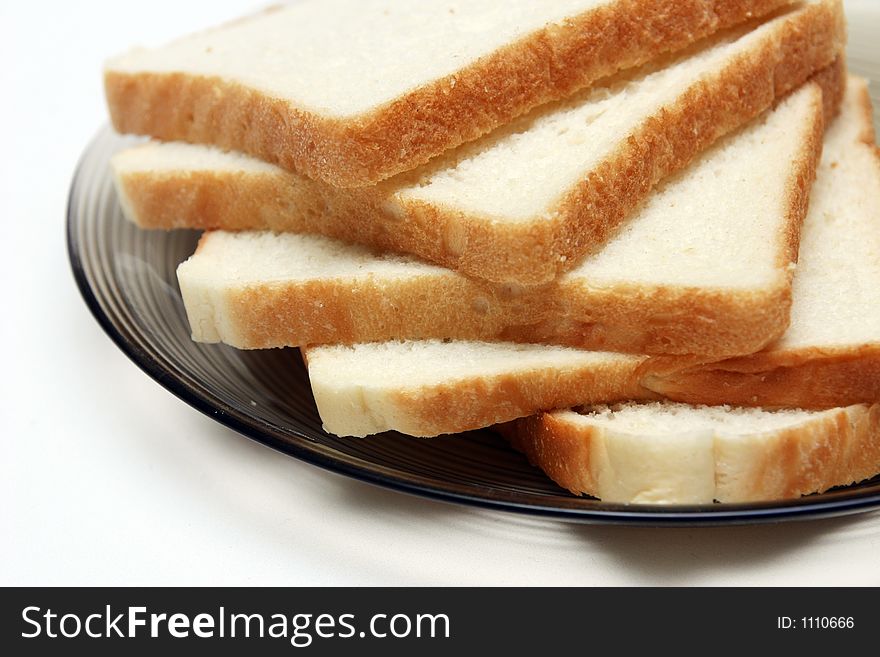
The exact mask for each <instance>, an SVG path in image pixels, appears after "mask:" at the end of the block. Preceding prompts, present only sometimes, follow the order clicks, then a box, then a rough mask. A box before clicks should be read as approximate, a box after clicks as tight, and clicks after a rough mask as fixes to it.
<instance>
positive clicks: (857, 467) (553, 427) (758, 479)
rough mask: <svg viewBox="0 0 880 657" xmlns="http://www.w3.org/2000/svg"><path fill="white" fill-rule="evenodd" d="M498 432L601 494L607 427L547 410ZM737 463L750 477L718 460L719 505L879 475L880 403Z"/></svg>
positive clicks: (822, 422) (814, 425)
mask: <svg viewBox="0 0 880 657" xmlns="http://www.w3.org/2000/svg"><path fill="white" fill-rule="evenodd" d="M497 429H498V431H499V433H501V434H502V435H504V436H505V437H506V438H507V439H508V440H509V441H510V443H511V445H512V446H513V447H515V448H516V449H518V450H519V451H521V452H523V453H524V454H525V455H526V456H527V458H528V459H529V461H530V462H531V463H532V464H533V465H535V466H536V467H539V468H541V469H542V470H543V471H544V472H545V473H546V474H547V475H548V476H549V477H550V478H551V479H553V480H554V481H555V482H556V483H558V484H559V485H560V486H562V487H563V488H566V489H568V490H570V491H571V492H573V493H575V494H578V495H582V494H586V495H593V496H595V495H596V494H597V493H598V492H599V484H598V481H597V478H596V473H595V472H594V470H595V467H594V464H592V463H591V454H592V451H593V450H592V443H593V441H596V440H600V439H601V438H602V436H603V431H602V429H601V428H599V427H595V426H591V425H583V424H579V423H578V424H575V423H573V422H568V421H566V420H565V419H564V416H560V415H559V414H555V413H540V414H538V415H536V416H533V417H529V418H524V419H521V420H516V421H514V422H510V423H508V424H505V425H501V426H499V427H497ZM718 458H724V457H723V456H719V455H718V454H716V459H718ZM743 458H745V459H746V461H745V462H743ZM737 460H738V462H737V463H736V467H737V469H738V470H741V471H744V472H745V473H746V474H745V475H744V476H738V477H736V478H729V479H728V478H726V477H725V473H724V464H722V463H719V462H716V472H715V474H716V481H717V488H716V494H715V498H716V500H717V501H719V502H751V501H760V500H772V499H789V498H796V497H799V496H800V495H807V494H810V493H816V492H824V491H826V490H828V489H829V488H833V487H835V486H845V485H848V484H851V483H854V482H859V481H863V480H865V479H869V478H871V477H873V476H875V475H877V474H878V473H880V405H878V404H873V405H854V406H850V407H848V408H838V409H835V411H834V412H829V413H825V414H822V415H821V416H819V417H816V418H813V419H810V420H807V421H804V422H803V423H801V424H798V425H795V426H792V427H788V428H784V429H780V430H777V431H772V432H768V433H766V434H761V435H760V444H759V445H752V446H751V448H749V449H748V450H747V455H746V456H745V457H742V456H740V457H739V458H738V459H737Z"/></svg>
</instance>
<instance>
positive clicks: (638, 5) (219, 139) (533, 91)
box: [104, 0, 792, 187]
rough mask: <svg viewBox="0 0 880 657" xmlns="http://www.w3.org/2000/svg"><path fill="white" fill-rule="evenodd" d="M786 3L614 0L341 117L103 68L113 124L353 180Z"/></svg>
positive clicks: (220, 88)
mask: <svg viewBox="0 0 880 657" xmlns="http://www.w3.org/2000/svg"><path fill="white" fill-rule="evenodd" d="M791 1H792V0H733V1H728V2H719V1H718V0H619V1H618V2H614V3H611V4H609V5H606V6H602V7H598V8H595V9H593V10H589V11H587V12H584V13H583V14H580V15H578V16H574V17H572V18H571V19H569V20H567V21H565V22H564V23H563V24H560V25H551V26H547V27H545V28H543V29H540V30H538V31H536V32H533V33H531V34H529V35H527V36H526V37H524V38H522V39H520V40H518V41H515V42H513V43H510V44H508V45H507V46H504V47H502V48H500V49H499V50H497V51H495V52H493V53H491V54H490V55H487V56H485V57H482V58H480V59H479V60H477V61H476V62H474V63H473V64H471V65H470V66H468V67H466V68H464V69H462V70H460V71H458V72H456V73H455V74H453V75H450V76H447V77H445V78H441V79H439V80H435V81H433V82H431V83H428V84H426V85H424V86H421V87H419V88H417V89H415V90H413V91H412V92H410V93H408V94H406V95H404V96H401V97H399V98H397V99H395V100H393V101H391V102H389V103H386V104H385V105H383V106H380V107H378V108H376V109H374V110H373V111H371V112H369V113H366V114H363V115H358V116H352V117H347V118H344V119H340V118H333V117H323V116H320V115H316V114H314V113H312V112H309V111H306V110H304V109H302V108H298V107H296V106H295V105H293V104H292V103H290V102H288V101H285V100H282V99H278V98H271V97H269V96H266V95H264V94H261V93H258V92H256V91H254V90H253V89H250V88H247V87H244V86H242V85H240V84H236V83H234V82H230V81H228V80H225V79H222V78H210V77H201V76H193V75H186V74H182V73H169V74H156V73H146V72H142V73H125V72H121V71H117V70H113V68H112V65H111V66H110V67H108V68H107V70H106V71H105V76H104V84H105V89H106V95H107V102H108V106H109V109H110V115H111V118H112V121H113V125H114V126H115V127H116V129H117V130H119V131H120V132H133V133H137V134H149V135H152V136H154V137H157V138H160V139H166V140H184V141H190V142H195V143H210V144H215V145H218V146H221V147H223V148H227V149H234V150H240V151H243V152H246V153H250V154H252V155H255V156H257V157H259V158H261V159H263V160H266V161H269V162H275V163H277V164H279V165H280V166H282V167H284V168H287V169H290V170H295V171H300V172H302V173H304V174H306V175H308V176H309V177H311V178H314V179H317V180H323V181H325V182H327V183H329V184H331V185H334V186H337V187H357V186H364V185H369V184H373V183H376V182H378V181H380V180H383V179H385V178H388V177H390V176H393V175H394V174H397V173H400V172H402V171H408V170H410V169H413V168H415V167H417V166H419V165H421V164H423V163H425V162H427V161H428V160H429V159H430V158H432V157H434V156H436V155H438V154H440V153H441V152H443V151H444V150H447V149H449V148H454V147H455V146H458V145H459V144H461V143H463V142H466V141H470V140H473V139H476V138H477V137H479V136H481V135H483V134H486V133H487V132H489V131H491V130H492V129H494V128H495V127H497V126H499V125H503V124H504V123H507V122H509V121H510V120H512V119H514V118H516V117H517V116H519V115H521V114H523V113H525V112H526V111H528V110H529V109H531V108H533V107H536V106H538V105H541V104H543V103H546V102H549V101H552V100H557V99H560V98H564V97H566V96H568V95H570V94H571V93H573V92H575V91H577V90H578V89H581V88H583V87H586V86H588V85H589V84H591V83H592V82H594V81H595V80H597V79H599V78H601V77H604V76H606V75H610V74H613V73H615V72H616V71H618V70H621V69H624V68H630V67H633V66H637V65H639V64H642V63H644V62H646V61H648V60H650V59H652V58H654V57H656V56H657V55H659V54H662V53H664V52H668V51H671V50H676V49H680V48H682V47H684V46H686V45H688V44H690V43H692V42H694V41H696V40H698V39H700V38H702V37H705V36H708V35H710V34H712V33H713V32H715V31H717V30H719V29H724V28H726V27H729V26H732V25H735V24H737V23H740V22H742V21H745V20H747V19H749V18H751V17H753V16H761V15H765V14H767V13H769V12H772V11H774V10H776V9H778V8H779V7H781V6H783V5H786V4H789V3H790V2H791Z"/></svg>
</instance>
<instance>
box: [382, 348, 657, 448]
mask: <svg viewBox="0 0 880 657" xmlns="http://www.w3.org/2000/svg"><path fill="white" fill-rule="evenodd" d="M641 368H642V364H641V363H640V362H639V361H638V360H637V359H633V360H632V361H630V362H628V363H623V362H620V361H615V362H613V363H610V364H608V365H590V366H587V367H577V366H573V367H571V368H567V369H565V370H559V369H554V370H550V369H548V370H545V371H542V372H533V373H531V374H530V375H529V376H521V375H517V374H505V375H497V376H486V377H472V378H468V379H465V380H462V381H455V382H450V383H448V384H445V385H436V386H426V387H424V388H420V389H416V390H400V391H397V392H391V393H390V397H391V399H390V401H391V403H392V404H393V406H394V407H395V409H396V411H397V417H399V418H406V425H405V426H400V427H395V428H396V429H398V430H400V431H403V432H404V433H410V434H413V435H417V436H436V435H440V434H445V433H459V432H462V431H470V430H473V429H481V428H483V427H487V426H491V425H493V424H498V423H500V422H508V421H510V420H513V419H515V418H520V417H524V416H527V415H531V414H532V413H534V412H535V409H539V408H551V407H565V406H575V405H578V404H591V403H613V402H620V401H624V400H627V401H628V400H633V399H638V400H649V399H654V398H655V396H654V395H652V394H651V393H650V392H649V391H647V390H645V389H644V388H642V387H641V386H640V385H639V372H640V371H641Z"/></svg>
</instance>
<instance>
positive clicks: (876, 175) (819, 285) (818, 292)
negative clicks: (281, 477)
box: [306, 78, 880, 436]
mask: <svg viewBox="0 0 880 657" xmlns="http://www.w3.org/2000/svg"><path fill="white" fill-rule="evenodd" d="M870 126H871V111H870V104H869V101H868V95H867V87H866V83H865V81H864V80H860V79H857V78H850V80H849V83H848V90H847V95H846V98H845V101H844V103H843V107H842V112H841V115H840V117H839V118H837V119H836V120H835V123H834V125H832V127H831V129H830V131H829V137H828V138H827V139H826V145H825V153H824V155H823V165H822V167H821V168H820V170H819V173H818V176H817V182H816V184H817V185H819V186H820V187H821V188H822V189H824V190H826V191H828V192H832V193H831V195H830V196H829V197H828V199H827V200H828V201H829V202H831V201H832V200H833V201H834V202H835V205H833V206H832V208H833V212H831V211H830V210H829V207H828V206H827V205H826V202H825V201H823V200H822V199H821V198H820V199H818V200H817V202H815V203H813V204H812V206H811V208H810V212H809V216H808V219H807V221H806V223H805V227H804V231H803V232H804V235H803V242H804V244H805V245H806V246H805V247H804V252H803V253H802V258H801V262H800V264H799V271H798V273H797V274H796V275H795V281H798V279H799V278H801V274H802V273H803V274H804V279H805V281H806V283H805V284H802V283H798V282H796V283H795V289H794V306H795V307H799V308H801V310H799V311H798V312H797V314H796V315H795V316H794V320H793V324H792V328H791V329H790V330H791V334H790V335H791V336H796V337H797V339H796V340H792V339H791V337H790V336H789V335H786V337H785V338H783V340H782V341H780V342H779V343H777V344H776V345H774V346H773V347H771V348H769V349H768V350H767V351H765V352H762V353H759V354H756V355H754V356H748V357H744V358H741V359H736V360H735V361H732V362H733V363H734V364H736V365H737V368H738V369H737V370H734V372H740V373H742V372H746V373H748V374H740V375H739V376H741V377H742V378H738V377H737V375H736V374H735V373H734V374H732V373H731V372H729V371H726V370H725V369H719V367H718V366H717V365H716V366H711V365H710V366H705V367H702V368H701V369H695V365H697V364H698V363H695V362H694V361H691V362H688V361H687V360H685V359H683V358H674V357H671V358H665V359H664V358H657V357H654V358H642V359H638V360H637V361H634V360H632V359H633V358H634V357H632V356H623V355H619V356H616V357H615V356H613V355H611V354H608V355H605V356H604V357H603V360H602V372H603V373H602V376H601V377H600V378H599V380H598V383H599V384H600V385H601V387H599V388H596V385H597V381H596V377H594V376H593V375H592V374H591V373H590V372H589V366H588V365H586V366H585V367H584V368H583V370H582V374H583V378H582V379H578V378H577V376H574V377H568V378H564V377H563V378H560V379H556V378H554V370H553V365H552V363H550V362H548V363H547V364H546V365H547V366H546V367H544V366H539V365H535V366H534V367H520V366H518V365H517V362H518V359H520V358H524V356H523V355H522V354H524V353H527V352H529V350H530V349H535V350H536V351H535V353H536V354H540V353H542V352H543V349H544V347H536V346H532V347H525V346H520V347H518V348H517V351H516V352H515V353H514V352H512V353H511V355H510V357H509V369H508V370H507V371H504V370H503V369H502V370H498V369H497V368H496V369H495V370H494V371H493V372H492V374H491V375H486V376H483V375H482V374H481V373H480V372H479V371H477V372H476V373H473V372H472V371H470V370H467V371H462V374H461V375H453V374H448V372H449V369H450V368H454V366H455V364H462V365H463V366H464V364H466V363H468V362H470V361H471V360H472V359H473V360H477V359H479V358H480V357H481V354H482V353H483V350H485V349H489V348H493V349H497V347H492V346H490V345H486V344H485V343H473V344H469V345H464V346H462V345H459V344H456V343H450V344H441V343H434V344H430V345H427V346H425V347H421V346H418V345H416V346H414V345H413V344H412V343H402V344H401V343H391V344H389V345H356V346H354V347H315V348H311V349H307V350H306V355H307V358H308V361H309V363H310V364H312V363H317V362H320V359H321V358H322V357H323V356H325V355H328V356H330V357H331V358H332V361H331V363H330V365H331V366H328V367H316V368H314V369H313V368H311V367H310V371H309V375H310V377H311V380H312V390H313V392H314V393H315V399H316V401H317V404H318V410H319V412H320V413H321V417H322V419H323V421H324V425H325V428H326V429H327V430H328V431H330V432H331V433H336V434H338V435H359V436H362V435H367V434H369V433H378V432H381V431H384V430H388V429H397V428H402V427H405V431H406V432H408V433H410V434H412V435H416V436H433V435H437V434H441V433H454V432H458V431H464V430H468V429H476V428H479V427H484V426H488V425H489V424H490V423H491V421H493V420H494V421H499V420H498V418H499V417H501V416H503V415H504V414H505V413H507V414H508V417H507V419H509V420H513V419H515V418H516V414H520V413H521V414H523V415H525V414H526V413H528V409H529V408H531V409H533V410H534V411H535V412H537V411H538V410H541V409H542V408H543V409H550V408H562V407H564V406H567V405H575V406H576V405H581V404H588V403H591V404H592V403H603V402H614V401H620V400H622V399H650V398H655V399H656V398H659V397H660V395H659V392H658V391H660V392H663V393H665V394H674V395H676V396H681V397H687V398H688V399H690V400H692V401H694V402H695V403H700V402H708V403H723V402H724V401H725V399H726V398H727V397H730V401H735V402H736V403H737V404H742V405H746V406H749V405H755V403H756V402H760V404H761V405H764V406H789V407H792V408H813V409H823V408H830V407H834V406H849V405H851V404H859V403H869V404H871V403H875V402H878V401H880V376H878V365H877V362H878V357H877V354H878V351H880V349H878V347H880V315H878V312H877V310H878V308H880V303H877V302H876V301H872V300H875V299H876V296H877V294H878V291H880V268H878V254H880V232H878V230H877V227H878V223H877V222H878V219H880V160H878V154H877V151H876V149H875V147H874V146H873V144H872V143H870V141H869V138H870V137H871V134H872V133H871V128H870ZM829 176H832V178H829ZM830 181H833V182H830ZM826 223H828V224H829V226H830V228H831V229H832V230H831V233H832V234H829V233H828V231H826V230H825V228H826V226H825V224H826ZM837 223H839V224H840V227H844V226H845V227H846V228H845V230H844V231H843V232H847V233H849V232H851V234H852V239H850V238H849V237H842V236H841V235H840V234H839V231H838V230H837V226H836V224H837ZM817 231H819V232H817ZM446 349H449V350H450V351H449V352H448V355H447V353H446V351H445V350H446ZM377 350H378V351H381V353H382V354H383V360H384V361H385V362H386V363H387V367H375V368H362V367H361V363H362V362H367V361H371V359H372V356H371V354H375V353H376V352H377ZM614 358H617V360H609V359H614ZM635 358H638V357H635ZM697 360H698V359H697ZM539 362H540V361H539ZM450 363H451V364H450ZM750 363H753V365H752V366H751V367H750ZM730 365H731V363H725V367H726V368H730ZM416 368H418V369H419V370H420V371H422V372H424V373H425V374H424V376H425V377H428V376H430V373H431V372H434V371H436V372H437V373H438V375H437V376H436V377H435V378H433V379H430V378H428V379H426V378H416V379H414V380H413V381H412V382H411V383H406V382H400V381H399V380H397V379H393V380H392V381H391V382H390V383H389V382H388V379H387V378H386V377H387V376H388V375H387V371H388V369H400V370H405V369H410V370H412V369H416ZM761 368H766V369H763V370H762V369H761ZM681 372H689V374H688V375H687V376H683V375H681V374H680V373H681ZM545 380H551V381H557V380H558V381H559V383H558V385H557V388H556V389H555V390H554V394H558V395H559V399H560V400H562V399H566V400H568V399H572V398H576V397H577V395H579V394H580V395H582V396H583V397H584V401H581V402H577V403H575V404H563V403H557V402H556V401H554V400H552V399H547V397H546V396H543V397H539V396H538V393H539V392H540V391H541V387H542V386H543V385H545V384H544V383H543V382H544V381H545ZM664 382H670V383H669V384H665V383H664ZM737 384H738V385H737ZM618 385H619V386H620V387H619V388H617V386H618ZM459 390H461V391H463V392H464V393H465V394H466V404H467V406H466V408H467V409H468V410H467V415H458V414H456V413H454V412H452V411H450V409H452V408H454V400H455V399H456V398H457V391H459ZM472 391H478V393H477V394H475V393H473V392H472ZM602 395H607V396H608V399H604V400H603V399H600V397H601V396H602ZM346 398H348V399H350V400H352V401H351V402H348V403H347V402H346V401H345V400H346ZM481 399H485V400H486V403H485V404H483V405H481V404H480V400H481ZM325 400H332V402H331V403H326V402H325ZM355 400H356V401H355ZM377 400H381V404H382V411H381V414H371V410H370V409H371V408H374V407H375V405H376V404H377V403H378V401H377ZM506 400H512V403H510V404H507V405H505V404H503V403H499V402H505V401H506ZM542 405H543V406H542ZM499 409H501V410H500V411H499ZM389 419H392V420H393V422H394V423H389V422H388V420H389ZM504 421H506V420H504ZM367 429H368V430H367Z"/></svg>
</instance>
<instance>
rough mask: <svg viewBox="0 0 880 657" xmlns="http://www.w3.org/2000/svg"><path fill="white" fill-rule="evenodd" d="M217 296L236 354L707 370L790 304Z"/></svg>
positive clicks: (778, 299)
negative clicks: (599, 360) (533, 349)
mask: <svg viewBox="0 0 880 657" xmlns="http://www.w3.org/2000/svg"><path fill="white" fill-rule="evenodd" d="M569 288H570V289H569ZM225 297H226V298H225V306H226V307H225V309H224V312H223V316H224V317H226V318H229V321H230V322H231V325H232V330H233V332H234V336H224V339H223V341H224V342H226V343H227V344H231V345H232V346H235V347H238V348H241V349H265V348H273V347H283V346H300V345H307V344H337V343H339V344H356V343H362V342H378V341H385V340H395V339H410V340H418V339H427V338H444V339H457V340H491V341H495V340H500V341H512V342H523V343H546V344H559V345H567V346H573V347H579V348H583V349H592V350H597V351H619V352H628V353H635V354H673V355H687V354H701V358H702V360H703V361H706V360H718V359H720V358H726V357H729V356H731V355H740V354H747V353H753V352H755V351H757V350H759V349H761V348H763V347H764V346H766V345H767V344H768V343H769V342H772V341H773V340H775V339H776V338H777V337H778V336H779V335H781V334H782V333H783V332H784V331H785V328H786V326H787V323H788V308H789V306H790V290H788V289H787V288H783V287H781V286H780V287H779V288H775V289H771V290H769V291H768V292H767V293H765V294H764V293H762V294H758V293H751V294H749V293H742V294H731V293H730V291H725V290H717V291H713V290H689V289H681V290H677V289H674V288H673V289H668V290H664V289H659V288H651V287H647V286H646V287H643V288H641V289H638V288H636V287H635V286H633V287H632V288H631V289H628V290H623V289H620V288H611V289H609V290H583V289H582V288H580V287H579V286H569V287H566V286H560V288H558V289H557V291H556V292H549V291H547V290H537V291H531V292H527V293H523V294H519V295H515V296H512V295H511V294H510V293H509V292H508V291H506V290H504V289H498V288H490V287H486V286H483V285H480V284H478V283H475V282H473V281H470V280H469V279H466V278H464V277H462V276H456V275H452V274H450V275H439V276H431V278H430V283H426V282H425V281H424V280H422V279H419V278H413V279H401V280H393V279H391V280H375V279H365V280H361V281H358V280H342V281H336V280H327V281H315V282H310V283H307V284H302V283H299V284H296V285H283V284H264V285H251V286H247V287H243V288H242V289H240V290H230V291H229V292H227V293H226V295H225ZM562 309H564V310H562ZM196 337H197V338H198V337H199V336H198V335H197V336H196Z"/></svg>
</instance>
